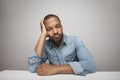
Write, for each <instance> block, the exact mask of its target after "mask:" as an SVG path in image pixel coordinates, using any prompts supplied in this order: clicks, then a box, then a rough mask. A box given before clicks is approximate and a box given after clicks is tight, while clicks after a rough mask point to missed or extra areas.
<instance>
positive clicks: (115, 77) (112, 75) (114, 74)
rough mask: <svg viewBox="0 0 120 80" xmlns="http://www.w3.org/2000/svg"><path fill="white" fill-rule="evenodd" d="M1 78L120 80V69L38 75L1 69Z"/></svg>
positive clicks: (5, 79) (23, 79)
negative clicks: (85, 74)
mask: <svg viewBox="0 0 120 80" xmlns="http://www.w3.org/2000/svg"><path fill="white" fill-rule="evenodd" d="M0 80H120V71H105V72H102V71H101V72H100V71H99V72H96V73H92V74H87V76H77V75H73V74H57V75H52V76H38V75H37V74H36V73H30V72H29V71H24V70H4V71H0Z"/></svg>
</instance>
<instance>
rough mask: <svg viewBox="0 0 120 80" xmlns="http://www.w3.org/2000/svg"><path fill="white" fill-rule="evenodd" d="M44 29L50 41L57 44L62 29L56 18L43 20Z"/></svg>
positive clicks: (60, 37)
mask: <svg viewBox="0 0 120 80" xmlns="http://www.w3.org/2000/svg"><path fill="white" fill-rule="evenodd" d="M44 24H45V27H46V31H47V33H48V36H49V38H50V40H52V41H53V42H59V41H60V40H61V39H62V33H63V28H62V25H61V23H60V22H59V20H58V19H57V18H56V17H51V18H49V19H47V20H45V23H44Z"/></svg>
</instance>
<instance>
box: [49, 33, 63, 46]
mask: <svg viewBox="0 0 120 80" xmlns="http://www.w3.org/2000/svg"><path fill="white" fill-rule="evenodd" d="M49 38H50V40H51V41H52V43H53V44H60V43H61V42H62V39H63V33H61V34H59V33H56V34H54V35H53V36H52V37H50V36H49Z"/></svg>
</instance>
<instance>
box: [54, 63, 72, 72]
mask: <svg viewBox="0 0 120 80" xmlns="http://www.w3.org/2000/svg"><path fill="white" fill-rule="evenodd" d="M56 69H57V72H56V73H57V74H73V70H72V68H71V67H70V65H69V64H65V65H58V66H57V68H56Z"/></svg>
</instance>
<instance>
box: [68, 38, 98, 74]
mask: <svg viewBox="0 0 120 80" xmlns="http://www.w3.org/2000/svg"><path fill="white" fill-rule="evenodd" d="M75 45H76V46H75V47H76V53H77V58H78V61H74V62H69V63H68V64H69V65H70V66H71V68H72V70H73V72H74V74H76V75H83V76H85V75H86V74H88V73H93V72H96V64H95V60H94V59H93V57H92V54H91V53H90V52H89V50H88V49H87V48H86V47H85V45H84V43H83V42H82V41H81V40H80V39H79V38H78V37H76V41H75Z"/></svg>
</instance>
